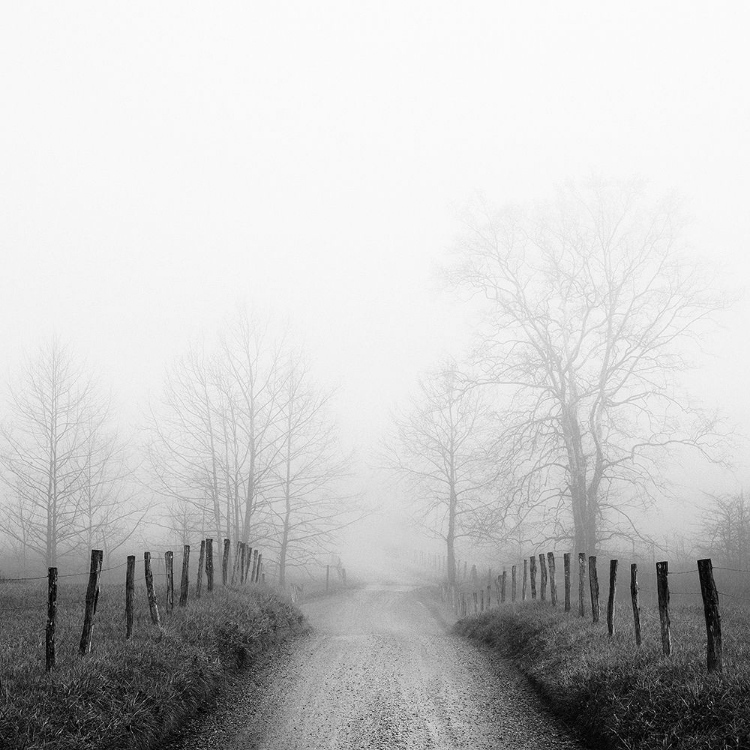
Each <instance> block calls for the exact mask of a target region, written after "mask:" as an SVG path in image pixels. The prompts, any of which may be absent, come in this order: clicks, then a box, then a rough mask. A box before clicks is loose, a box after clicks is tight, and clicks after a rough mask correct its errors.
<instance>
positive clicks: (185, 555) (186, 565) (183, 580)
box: [180, 544, 190, 607]
mask: <svg viewBox="0 0 750 750" xmlns="http://www.w3.org/2000/svg"><path fill="white" fill-rule="evenodd" d="M189 582H190V545H189V544H184V545H183V547H182V576H181V577H180V606H181V607H186V606H187V602H188V591H189Z"/></svg>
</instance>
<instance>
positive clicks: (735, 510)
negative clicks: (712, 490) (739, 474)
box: [701, 492, 750, 570]
mask: <svg viewBox="0 0 750 750" xmlns="http://www.w3.org/2000/svg"><path fill="white" fill-rule="evenodd" d="M702 530H703V534H704V539H705V538H706V537H707V538H708V542H707V543H705V542H704V544H703V545H701V546H702V547H703V548H704V550H705V552H706V553H707V554H709V555H712V556H715V557H717V558H718V559H719V560H720V561H722V562H723V563H724V564H725V565H730V566H732V567H734V568H738V569H740V570H744V569H746V568H747V566H748V559H749V558H750V550H748V545H749V544H750V502H748V500H747V498H746V497H745V493H744V492H740V493H739V494H735V495H717V496H713V497H711V505H710V506H709V508H708V509H707V511H706V513H705V516H704V519H703V523H702Z"/></svg>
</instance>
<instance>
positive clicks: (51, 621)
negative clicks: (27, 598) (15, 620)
mask: <svg viewBox="0 0 750 750" xmlns="http://www.w3.org/2000/svg"><path fill="white" fill-rule="evenodd" d="M56 626H57V568H50V569H49V570H48V571H47V630H46V632H45V641H46V642H45V650H44V654H45V668H46V670H47V671H48V672H51V671H52V670H53V669H54V668H55V627H56Z"/></svg>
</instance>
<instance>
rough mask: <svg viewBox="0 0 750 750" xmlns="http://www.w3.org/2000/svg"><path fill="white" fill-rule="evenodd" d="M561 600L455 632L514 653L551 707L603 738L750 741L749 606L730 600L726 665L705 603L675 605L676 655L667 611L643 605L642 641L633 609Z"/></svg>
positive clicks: (662, 743)
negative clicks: (717, 665)
mask: <svg viewBox="0 0 750 750" xmlns="http://www.w3.org/2000/svg"><path fill="white" fill-rule="evenodd" d="M560 609H561V608H560V607H558V608H553V607H551V606H550V605H549V604H542V603H526V604H523V605H521V606H516V607H513V606H510V605H506V606H502V607H500V608H499V609H496V610H491V611H489V612H486V613H484V614H481V615H478V616H474V617H469V618H466V619H464V620H461V621H459V622H458V623H457V624H456V626H455V630H456V632H458V633H460V634H463V635H466V636H469V637H471V638H475V639H478V640H481V641H483V642H485V643H488V644H490V645H491V646H493V647H494V648H496V649H497V650H498V651H500V652H501V653H502V654H504V655H505V656H508V657H511V658H512V659H513V660H514V661H515V662H516V664H517V665H518V666H519V667H520V668H521V670H522V671H523V672H524V673H525V674H526V675H527V676H528V677H529V678H530V679H531V680H532V682H533V683H534V684H535V685H536V686H537V687H538V688H539V690H540V691H541V693H542V694H543V695H544V696H545V697H546V698H547V700H548V701H549V704H550V706H551V708H552V709H553V710H554V711H555V712H557V713H558V714H560V715H562V716H563V717H565V718H566V719H567V720H568V721H569V722H570V723H571V724H573V725H574V726H575V727H576V728H577V729H578V730H580V731H581V732H582V733H583V734H584V735H585V736H586V737H587V738H588V739H589V740H591V741H592V743H594V746H595V747H601V748H628V749H629V750H636V749H637V750H647V749H648V750H650V749H651V748H684V749H685V750H699V749H700V750H709V749H714V748H750V643H748V636H749V635H750V614H749V613H748V611H747V610H746V609H745V608H743V607H737V606H736V605H732V604H726V603H722V631H723V635H724V673H723V674H722V675H709V674H707V671H706V653H705V648H706V630H705V622H704V620H703V615H702V611H701V609H700V608H698V607H696V606H691V605H688V604H684V605H677V606H674V607H673V608H672V612H671V616H672V625H673V627H672V637H673V655H672V656H671V657H669V658H666V657H664V656H663V655H662V648H661V638H660V631H659V619H658V613H656V612H654V611H653V610H644V611H643V612H642V628H643V635H644V641H643V644H642V646H641V647H640V648H638V647H636V645H635V640H634V637H633V633H632V617H631V618H629V615H630V613H629V612H628V611H622V610H621V612H620V615H619V622H618V626H619V629H618V632H616V633H615V636H614V637H612V638H610V637H609V636H608V635H607V631H606V624H605V623H599V624H598V625H593V624H592V623H591V621H590V619H581V618H579V617H577V616H576V615H575V614H573V613H570V614H565V613H564V612H561V611H560Z"/></svg>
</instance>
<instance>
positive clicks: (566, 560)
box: [563, 552, 570, 612]
mask: <svg viewBox="0 0 750 750" xmlns="http://www.w3.org/2000/svg"><path fill="white" fill-rule="evenodd" d="M563 570H564V575H565V611H566V612H570V552H565V553H563Z"/></svg>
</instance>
